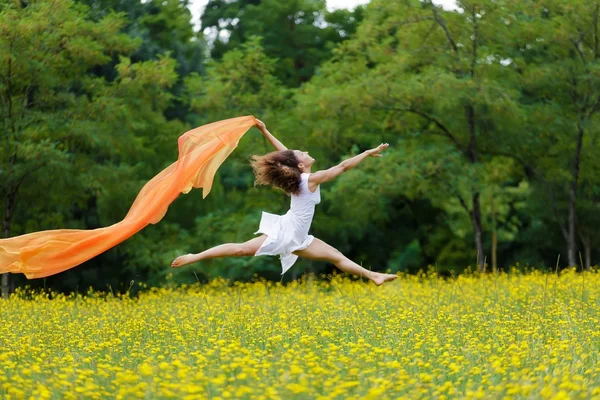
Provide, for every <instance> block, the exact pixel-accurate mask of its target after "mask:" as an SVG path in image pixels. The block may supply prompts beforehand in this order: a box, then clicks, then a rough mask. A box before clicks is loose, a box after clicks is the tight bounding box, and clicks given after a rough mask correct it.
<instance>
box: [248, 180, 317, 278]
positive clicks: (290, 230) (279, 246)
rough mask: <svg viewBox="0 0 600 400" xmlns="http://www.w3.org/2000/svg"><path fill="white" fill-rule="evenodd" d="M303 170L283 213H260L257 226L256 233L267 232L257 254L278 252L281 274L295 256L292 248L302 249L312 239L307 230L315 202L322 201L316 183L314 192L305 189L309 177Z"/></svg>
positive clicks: (291, 263)
mask: <svg viewBox="0 0 600 400" xmlns="http://www.w3.org/2000/svg"><path fill="white" fill-rule="evenodd" d="M309 176H310V174H306V173H305V174H302V175H301V177H300V178H301V181H300V192H299V193H298V194H297V195H294V194H293V195H292V196H291V197H292V199H291V205H290V210H289V211H288V212H287V213H286V214H285V215H275V214H270V213H267V212H264V211H263V213H262V218H261V220H260V226H259V228H258V231H256V232H255V233H256V234H264V235H267V239H266V240H265V241H264V243H263V244H262V246H260V248H259V249H258V250H257V251H256V254H255V255H257V256H262V255H270V256H275V255H278V256H279V258H280V259H281V268H282V270H283V271H282V273H281V274H282V275H283V274H285V272H286V271H287V270H289V269H290V268H291V267H292V265H294V263H295V262H296V260H297V259H298V256H297V255H295V254H293V253H294V252H295V251H299V250H304V249H306V248H307V247H308V246H310V244H311V243H312V241H313V240H314V236H312V235H309V234H308V231H309V229H310V225H311V223H312V220H313V216H314V214H315V206H316V205H317V204H319V203H320V202H321V189H320V187H319V186H317V189H316V190H315V191H314V192H311V191H310V190H309V189H308V177H309Z"/></svg>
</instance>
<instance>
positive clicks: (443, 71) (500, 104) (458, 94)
mask: <svg viewBox="0 0 600 400" xmlns="http://www.w3.org/2000/svg"><path fill="white" fill-rule="evenodd" d="M458 4H459V6H460V7H461V8H462V10H463V12H447V11H443V10H442V9H440V8H438V7H436V6H435V5H433V4H432V3H431V2H420V1H402V2H383V1H374V2H373V3H371V4H370V5H369V7H368V8H367V10H366V13H365V20H364V22H363V23H362V24H361V26H360V27H359V29H358V31H357V33H356V35H355V37H354V38H353V39H351V40H348V41H347V42H345V43H343V44H342V45H341V46H340V48H339V49H338V50H337V51H336V53H335V55H334V58H333V59H332V61H330V62H328V63H327V64H326V65H325V66H324V67H323V68H322V72H321V74H320V75H319V76H316V77H315V79H313V81H312V82H311V83H310V84H309V85H307V86H306V87H305V88H303V89H302V91H301V92H302V95H301V96H300V100H299V102H300V103H301V108H302V107H303V106H302V104H309V103H310V102H315V103H317V104H318V107H317V109H316V110H315V107H313V106H310V105H309V106H307V109H309V110H311V113H313V114H312V115H313V118H312V119H323V118H326V119H332V120H334V121H336V122H332V123H331V124H329V123H326V124H323V125H325V129H324V130H320V131H321V132H322V133H323V136H324V137H326V138H328V139H326V140H329V141H334V140H336V141H337V138H338V136H337V135H338V133H339V132H340V131H343V132H353V133H355V135H356V136H352V135H348V136H347V138H348V139H350V138H352V139H354V140H359V143H361V142H362V143H365V142H366V140H368V139H369V138H370V137H372V136H373V135H377V137H382V138H384V140H388V141H394V137H398V135H412V136H413V138H414V139H413V140H416V141H417V142H418V143H420V146H417V147H415V148H414V150H415V151H416V152H419V153H417V154H420V155H423V156H425V155H427V152H428V151H431V152H430V153H429V156H426V157H421V159H422V160H423V162H420V163H417V164H416V165H421V166H422V168H421V169H420V176H422V177H423V178H426V180H425V181H427V182H430V183H431V185H430V187H429V188H428V190H427V191H424V192H423V195H424V196H427V197H428V198H432V197H434V196H435V195H437V194H439V193H440V191H443V192H445V193H446V195H447V196H450V197H451V198H453V199H454V201H456V204H457V205H458V206H459V207H460V208H461V209H462V211H463V213H464V214H463V215H466V216H468V218H469V221H470V225H471V230H472V234H473V238H474V243H475V249H476V254H477V258H478V264H479V268H480V269H483V268H484V260H485V255H486V252H485V249H484V238H483V230H484V227H483V216H482V205H481V195H482V191H483V190H484V187H485V182H486V165H487V164H489V163H491V162H494V158H495V157H497V156H498V154H502V153H503V152H504V150H505V149H504V148H502V146H503V143H502V141H500V140H498V138H499V137H502V139H504V138H505V137H506V136H507V135H509V134H510V132H514V131H515V126H516V124H517V123H518V121H520V118H521V116H520V109H519V106H518V104H517V100H518V97H519V96H518V94H519V92H518V91H517V86H516V71H515V68H514V67H513V66H511V65H510V64H508V65H507V63H506V61H505V57H504V56H503V48H504V40H505V39H504V37H505V36H506V34H507V32H506V30H507V29H508V27H507V26H506V25H504V24H498V23H497V21H498V20H501V19H502V18H504V17H505V15H507V14H508V11H507V10H506V9H505V8H504V7H503V3H500V2H495V1H484V2H478V3H477V4H474V3H470V2H466V1H465V2H461V1H459V2H458ZM301 112H304V113H305V112H306V111H301ZM315 113H316V115H318V117H316V116H315ZM375 121H377V122H375ZM379 121H381V122H379ZM336 124H337V127H335V128H332V126H331V125H336ZM328 128H329V129H328ZM317 129H319V128H317ZM334 138H335V139H334ZM371 140H372V139H371ZM338 142H339V143H340V144H341V145H347V143H346V142H345V141H344V140H341V141H338ZM506 143H507V144H510V143H511V140H510V139H509V140H507V141H506ZM428 149H430V150H428ZM443 154H447V155H448V157H450V156H451V157H450V158H448V157H443V158H441V160H444V159H445V160H446V162H447V163H448V164H447V165H444V164H441V163H439V162H435V163H434V165H435V166H437V167H436V168H434V169H433V170H432V169H431V168H429V167H430V166H429V165H428V163H427V162H426V160H431V161H435V157H438V158H437V159H438V160H440V158H439V156H440V155H443ZM415 158H419V156H415ZM449 171H452V173H449ZM412 173H415V171H413V172H412ZM404 177H405V176H402V175H400V176H399V177H398V178H399V179H400V180H402V179H404ZM433 189H435V190H433Z"/></svg>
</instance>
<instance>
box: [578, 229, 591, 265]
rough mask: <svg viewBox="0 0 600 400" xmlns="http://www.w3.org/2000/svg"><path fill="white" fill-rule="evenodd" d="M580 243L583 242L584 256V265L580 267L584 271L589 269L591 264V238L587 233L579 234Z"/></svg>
mask: <svg viewBox="0 0 600 400" xmlns="http://www.w3.org/2000/svg"><path fill="white" fill-rule="evenodd" d="M579 237H580V238H581V243H583V251H584V257H585V259H584V260H585V267H584V266H583V265H582V268H585V270H586V271H589V269H590V267H591V266H592V239H591V238H590V237H589V236H587V235H582V234H580V235H579Z"/></svg>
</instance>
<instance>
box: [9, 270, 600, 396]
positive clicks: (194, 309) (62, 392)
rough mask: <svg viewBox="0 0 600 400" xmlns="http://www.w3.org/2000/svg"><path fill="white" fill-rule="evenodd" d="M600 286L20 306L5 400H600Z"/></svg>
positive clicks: (272, 293) (14, 300)
mask: <svg viewBox="0 0 600 400" xmlns="http://www.w3.org/2000/svg"><path fill="white" fill-rule="evenodd" d="M599 302H600V275H599V274H598V273H596V272H589V273H585V274H580V273H575V272H573V271H572V270H568V271H566V272H563V273H560V274H543V273H537V272H536V273H530V274H524V275H523V274H489V275H486V276H483V277H477V276H461V277H458V278H457V279H442V278H438V277H436V276H435V274H433V275H422V276H420V277H415V276H402V277H400V278H399V279H397V280H396V281H394V282H392V283H389V284H387V285H383V286H381V287H375V286H374V285H373V284H368V283H366V282H357V281H353V280H350V279H348V278H344V277H340V276H337V277H334V278H333V280H317V279H313V278H310V277H308V278H306V279H304V280H303V281H300V282H295V283H292V284H288V285H285V286H284V285H280V284H277V283H270V282H264V281H258V282H253V283H243V284H242V283H234V284H229V283H227V282H225V281H222V280H215V281H213V282H211V283H210V284H208V285H202V286H201V285H198V286H189V287H182V288H177V289H155V290H150V291H147V292H144V293H142V294H140V295H139V296H137V297H130V296H128V295H123V296H113V295H112V294H110V293H109V294H108V295H101V294H97V293H90V294H88V295H87V296H76V295H71V296H62V295H60V296H49V295H36V296H34V297H33V298H31V296H28V295H27V294H26V293H23V292H21V293H17V294H15V295H13V296H12V297H11V299H10V300H8V301H5V302H0V305H1V309H0V321H1V323H0V345H1V349H2V350H1V351H0V398H6V399H21V398H26V399H29V398H36V399H37V398H41V399H52V398H55V399H59V398H61V399H62V398H66V399H69V398H72V399H75V398H77V399H80V398H90V399H97V398H123V399H133V398H190V399H192V398H194V399H195V398H211V399H217V398H220V399H227V398H252V399H254V398H256V399H279V398H283V399H296V398H297V399H305V398H306V399H308V398H317V399H334V398H337V399H349V398H372V399H382V398H393V399H397V398H411V399H412V398H432V397H435V398H438V399H444V398H486V399H487V398H513V399H518V398H527V399H529V398H548V399H566V398H573V399H577V398H581V399H587V398H600V364H599V361H600V360H599V351H600V329H599V328H600V307H599Z"/></svg>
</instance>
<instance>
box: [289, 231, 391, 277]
mask: <svg viewBox="0 0 600 400" xmlns="http://www.w3.org/2000/svg"><path fill="white" fill-rule="evenodd" d="M294 254H296V255H298V256H300V257H305V258H310V259H311V260H320V261H329V262H330V263H332V264H334V265H335V266H336V267H338V268H339V269H341V270H342V271H344V272H346V273H348V274H354V275H358V276H361V277H364V278H368V279H370V280H372V281H373V282H375V284H376V285H377V286H379V285H381V284H382V283H384V282H388V281H393V280H394V279H396V278H397V276H396V275H392V274H381V273H379V272H373V271H369V270H367V269H364V268H363V267H361V266H360V265H358V264H357V263H355V262H354V261H352V260H350V259H348V257H346V256H345V255H343V254H342V253H341V252H340V251H339V250H337V249H336V248H334V247H331V246H330V245H328V244H327V243H325V242H324V241H322V240H320V239H317V238H315V240H313V242H312V243H311V244H310V246H308V247H307V248H306V249H304V250H299V251H296V252H295V253H294Z"/></svg>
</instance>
